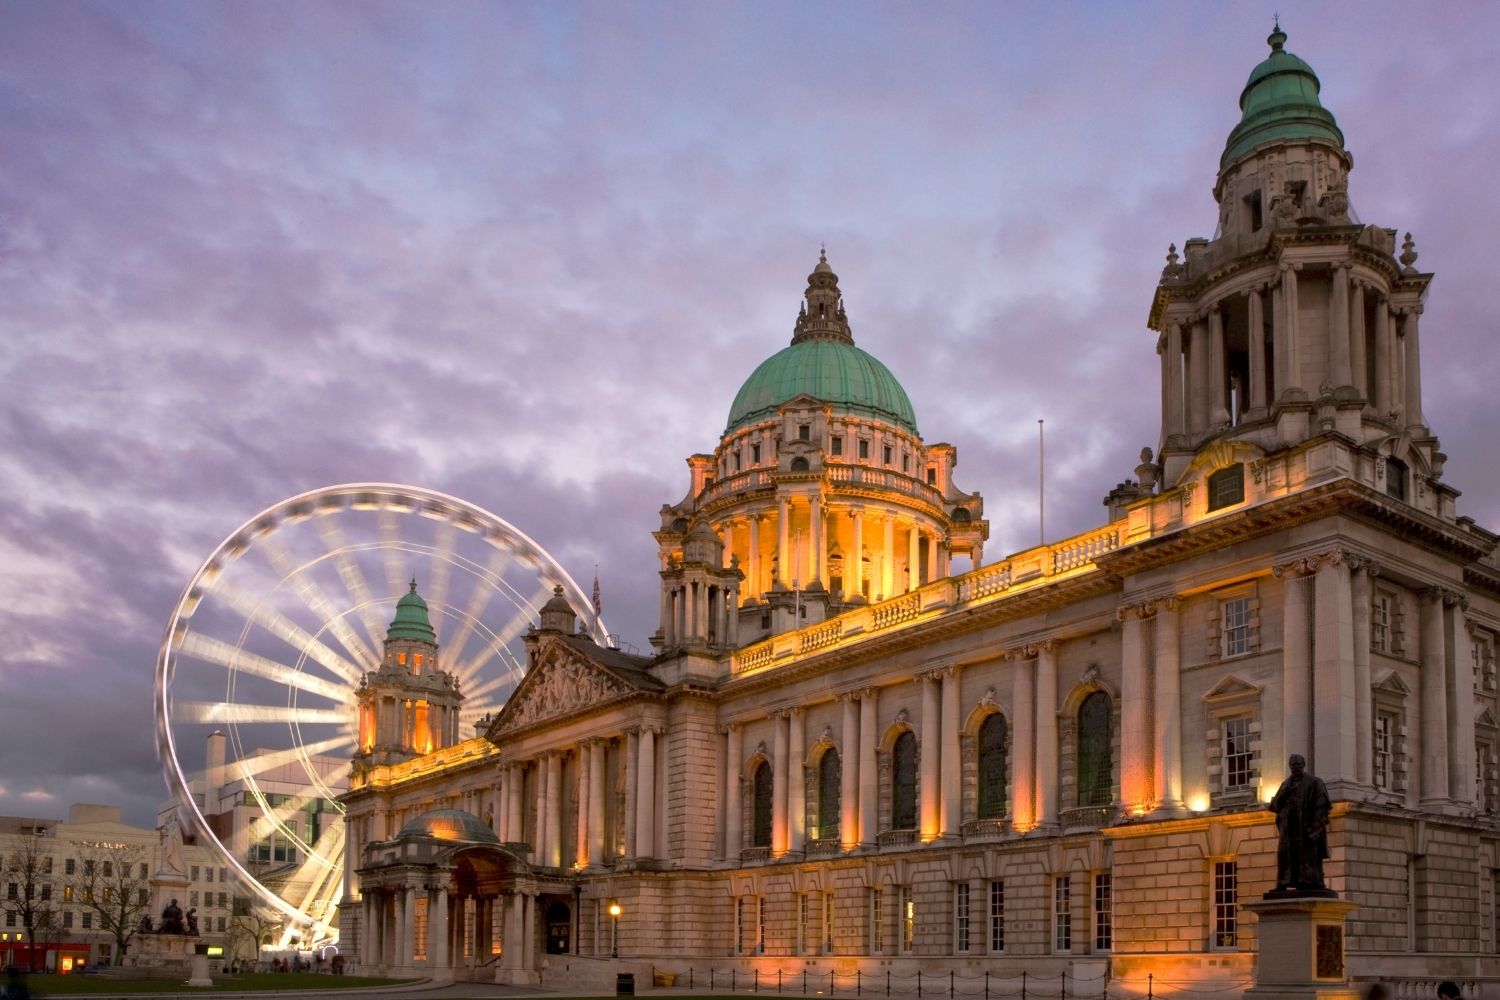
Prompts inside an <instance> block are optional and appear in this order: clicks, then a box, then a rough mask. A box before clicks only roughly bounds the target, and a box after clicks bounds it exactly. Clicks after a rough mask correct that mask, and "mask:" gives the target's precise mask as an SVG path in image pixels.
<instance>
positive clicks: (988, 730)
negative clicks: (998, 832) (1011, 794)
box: [979, 712, 1008, 819]
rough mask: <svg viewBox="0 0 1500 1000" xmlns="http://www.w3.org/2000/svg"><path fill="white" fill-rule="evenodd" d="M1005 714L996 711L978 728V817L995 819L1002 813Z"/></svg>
mask: <svg viewBox="0 0 1500 1000" xmlns="http://www.w3.org/2000/svg"><path fill="white" fill-rule="evenodd" d="M1005 735H1006V734H1005V716H1003V715H1001V714H1000V713H999V712H996V713H994V714H992V715H991V716H990V717H989V718H987V719H985V720H984V725H982V726H980V727H979V818H980V819H994V818H996V817H999V816H1004V815H1005V799H1006V794H1005V793H1006V788H1005V778H1006V774H1005V772H1006V770H1007V769H1008V768H1007V762H1006V759H1005Z"/></svg>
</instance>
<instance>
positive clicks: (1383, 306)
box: [1374, 296, 1394, 418]
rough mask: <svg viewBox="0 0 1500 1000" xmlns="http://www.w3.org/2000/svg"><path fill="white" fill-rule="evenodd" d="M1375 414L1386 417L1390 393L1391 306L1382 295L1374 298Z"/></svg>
mask: <svg viewBox="0 0 1500 1000" xmlns="http://www.w3.org/2000/svg"><path fill="white" fill-rule="evenodd" d="M1374 395H1375V415H1376V416H1378V417H1381V418H1385V417H1388V416H1389V415H1390V412H1391V409H1392V399H1393V398H1394V397H1393V396H1392V395H1391V307H1390V303H1389V302H1387V301H1386V299H1385V297H1384V296H1378V297H1377V298H1376V300H1375V386H1374Z"/></svg>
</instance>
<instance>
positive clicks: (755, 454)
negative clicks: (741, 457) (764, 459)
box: [750, 444, 760, 465]
mask: <svg viewBox="0 0 1500 1000" xmlns="http://www.w3.org/2000/svg"><path fill="white" fill-rule="evenodd" d="M750 462H751V464H752V465H759V464H760V445H758V444H752V445H751V446H750Z"/></svg>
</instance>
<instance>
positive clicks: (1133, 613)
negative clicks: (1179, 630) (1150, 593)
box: [1115, 599, 1156, 624]
mask: <svg viewBox="0 0 1500 1000" xmlns="http://www.w3.org/2000/svg"><path fill="white" fill-rule="evenodd" d="M1155 615H1156V601H1155V600H1154V599H1152V600H1145V601H1136V602H1134V603H1132V604H1122V605H1120V606H1119V607H1118V608H1115V620H1116V621H1118V622H1121V623H1122V624H1123V623H1124V622H1127V621H1131V620H1138V621H1141V620H1145V619H1147V618H1152V617H1154V616H1155Z"/></svg>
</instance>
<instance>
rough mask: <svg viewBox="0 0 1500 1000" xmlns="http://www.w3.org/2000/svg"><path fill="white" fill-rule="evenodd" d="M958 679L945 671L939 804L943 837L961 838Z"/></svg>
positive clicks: (952, 671)
mask: <svg viewBox="0 0 1500 1000" xmlns="http://www.w3.org/2000/svg"><path fill="white" fill-rule="evenodd" d="M913 530H914V531H915V529H913ZM959 682H960V677H959V668H958V667H957V666H953V667H949V668H948V669H947V670H944V671H943V681H942V684H943V691H942V699H943V734H942V742H943V757H942V763H941V770H942V786H941V792H942V796H941V800H940V803H939V805H940V813H939V815H940V817H941V823H940V824H939V825H940V827H941V831H940V832H941V834H942V836H944V837H958V836H961V835H962V834H963V821H964V820H963V773H964V762H963V760H962V758H960V757H959V753H958V745H959V743H958V735H959V729H960V728H961V725H962V723H961V722H960V720H959V717H958V713H959Z"/></svg>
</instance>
